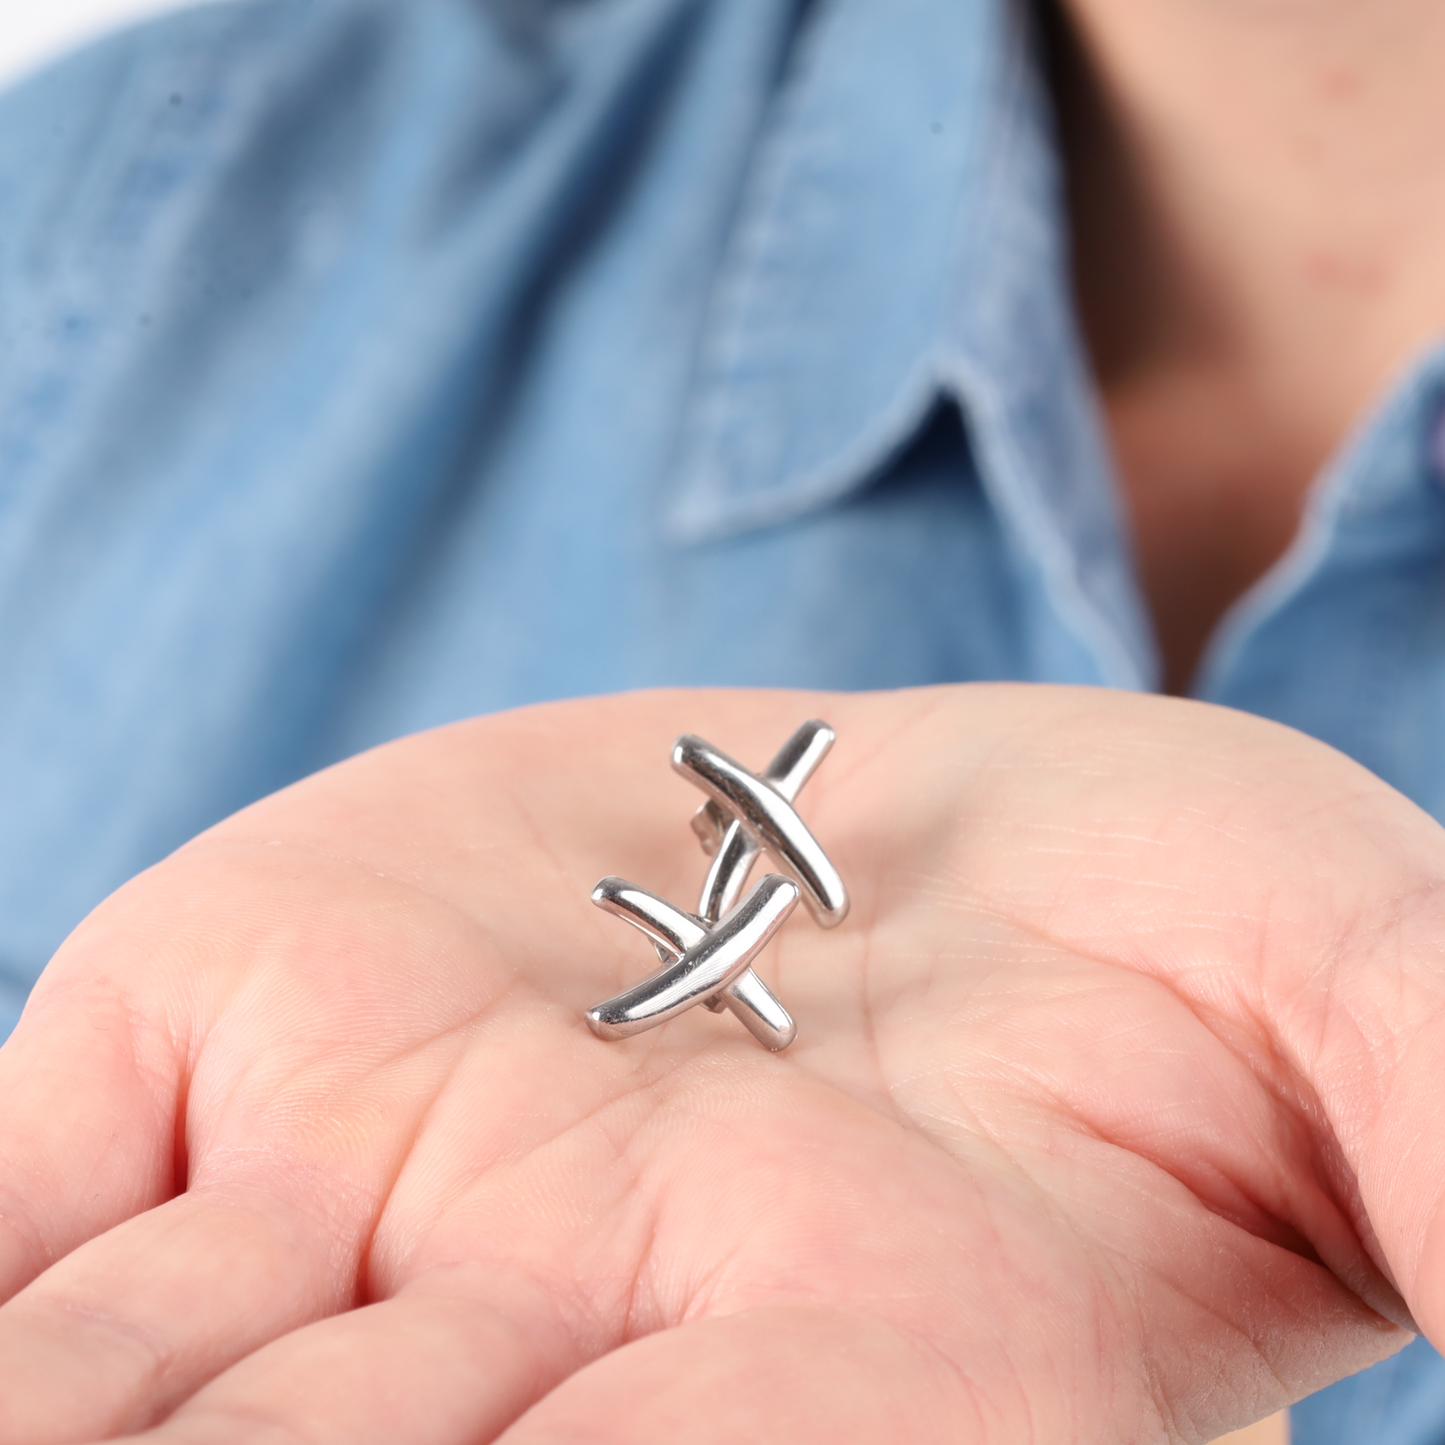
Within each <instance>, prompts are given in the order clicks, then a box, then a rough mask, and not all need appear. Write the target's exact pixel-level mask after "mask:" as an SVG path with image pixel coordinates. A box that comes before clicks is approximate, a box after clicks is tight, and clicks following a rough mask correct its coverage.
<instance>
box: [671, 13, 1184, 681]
mask: <svg viewBox="0 0 1445 1445" xmlns="http://www.w3.org/2000/svg"><path fill="white" fill-rule="evenodd" d="M904 10H906V11H908V12H909V13H908V14H907V15H904V14H901V13H900V12H901V11H904ZM940 400H952V401H954V402H956V403H958V405H959V407H960V410H961V412H962V414H963V416H964V418H965V422H966V425H967V428H968V433H969V437H970V443H971V446H972V450H973V454H974V460H975V464H976V466H977V468H978V471H979V474H980V480H981V482H982V484H983V486H984V488H985V489H986V491H987V493H988V495H989V497H990V500H991V502H992V504H993V506H994V508H995V509H996V511H997V512H998V514H999V516H1000V517H1001V519H1002V521H1003V523H1004V525H1005V527H1006V529H1007V531H1008V532H1009V534H1010V536H1011V538H1012V540H1013V542H1014V544H1015V549H1016V552H1017V555H1018V557H1019V558H1020V561H1021V565H1023V566H1028V567H1033V568H1036V569H1037V570H1038V573H1039V581H1040V582H1041V583H1042V585H1043V586H1044V588H1045V589H1046V591H1047V592H1048V593H1049V594H1050V596H1051V599H1052V601H1053V602H1054V604H1055V606H1056V608H1057V610H1058V613H1059V615H1060V616H1062V617H1063V618H1065V619H1067V620H1068V622H1069V624H1070V625H1071V626H1072V627H1073V628H1074V630H1075V632H1076V633H1077V634H1078V638H1077V640H1078V641H1079V642H1080V643H1081V644H1082V645H1083V646H1084V647H1085V649H1086V650H1087V651H1088V652H1089V653H1091V654H1092V656H1093V657H1094V660H1095V664H1096V666H1097V669H1098V673H1099V680H1100V681H1103V682H1107V683H1111V684H1114V685H1121V686H1130V687H1141V686H1149V685H1151V684H1152V682H1153V680H1154V678H1155V675H1156V672H1157V665H1156V662H1155V659H1154V653H1153V644H1152V642H1151V640H1150V634H1149V629H1148V626H1147V624H1146V622H1145V621H1144V614H1143V608H1142V606H1141V603H1140V600H1139V596H1138V592H1137V588H1136V586H1135V584H1134V580H1133V571H1132V563H1131V561H1130V559H1129V549H1128V545H1127V542H1126V539H1125V536H1124V529H1123V527H1122V524H1121V519H1120V508H1119V505H1118V499H1117V495H1116V491H1115V487H1114V485H1113V481H1112V476H1111V467H1110V463H1109V460H1108V456H1107V451H1106V447H1105V445H1104V442H1103V439H1102V431H1101V426H1100V422H1099V416H1098V408H1097V406H1096V404H1095V400H1094V396H1093V393H1092V390H1091V385H1090V382H1089V378H1088V373H1087V368H1086V366H1085V365H1084V363H1083V360H1082V356H1081V348H1080V344H1079V339H1078V336H1077V332H1076V327H1075V322H1074V317H1073V309H1072V302H1071V295H1070V287H1069V277H1068V242H1067V223H1066V219H1065V215H1064V207H1063V200H1062V184H1061V175H1060V167H1059V163H1058V160H1057V157H1056V153H1055V146H1054V141H1053V135H1052V129H1051V116H1050V111H1049V105H1048V100H1047V96H1046V93H1045V88H1044V86H1043V84H1042V80H1041V76H1040V73H1039V64H1038V45H1037V37H1036V35H1035V34H1034V33H1033V29H1032V26H1031V24H1030V17H1029V14H1028V11H1027V7H1026V6H1023V5H1021V4H1016V3H1011V0H969V3H967V4H958V3H956V0H897V3H896V4H894V5H889V6H881V5H878V4H876V3H873V0H835V3H832V4H830V5H827V6H824V7H821V8H820V9H819V10H818V11H817V12H816V13H815V15H814V17H813V24H812V28H811V30H810V31H809V32H807V33H806V35H805V37H804V38H803V40H802V42H801V43H800V49H799V52H798V54H797V55H796V56H795V60H794V68H793V72H792V74H791V76H790V77H789V80H788V82H787V84H786V85H785V86H784V88H783V91H782V93H781V95H780V98H779V102H778V106H777V110H776V112H775V116H774V120H773V124H772V127H771V131H770V134H769V135H768V136H767V138H766V139H765V141H764V143H763V145H762V147H761V149H760V152H759V160H758V162H757V164H756V165H755V168H754V172H753V175H752V177H751V183H750V187H749V190H748V193H747V194H746V196H745V198H744V203H743V206H742V209H741V214H740V217H739V220H738V223H737V225H736V227H735V230H734V235H733V242H732V250H731V255H730V257H729V258H728V261H727V263H726V265H725V267H724V270H723V274H722V277H721V280H720V283H719V286H718V289H717V292H716V295H715V297H714V304H713V311H712V318H711V323H710V328H709V334H708V337H707V341H706V344H705V347H704V350H703V354H702V357H701V361H700V364H699V370H698V375H697V377H696V381H695V387H694V397H693V407H692V413H691V417H690V422H689V426H688V430H687V434H686V438H685V443H684V448H683V453H682V458H681V465H680V470H679V474H678V476H677V484H676V490H675V491H674V494H673V498H672V505H671V509H670V512H669V515H668V522H669V527H670V530H671V532H672V534H673V535H674V536H675V537H676V538H677V539H678V540H680V541H687V542H700V541H706V540H710V539H716V538H718V537H722V536H726V535H729V534H733V533H737V532H739V531H744V530H749V529H752V528H757V527H765V526H772V525H777V524H780V523H784V522H786V521H788V520H790V519H791V518H793V517H796V516H800V515H802V514H804V513H806V512H809V511H812V510H814V509H817V508H820V507H824V506H826V505H828V504H829V503H831V502H833V501H835V500H837V499H839V498H841V497H843V496H845V495H846V494H848V493H850V492H852V491H854V490H855V489H857V488H858V487H860V486H862V485H866V484H867V482H868V481H869V480H870V479H872V478H873V477H875V476H876V475H878V473H879V472H880V470H881V469H882V468H883V467H884V466H885V465H886V464H887V462H888V461H889V460H890V459H891V458H892V457H893V456H894V455H896V454H897V452H898V451H899V450H900V449H901V448H902V447H904V446H905V445H906V444H907V443H908V441H909V440H910V439H911V437H912V436H913V435H914V433H915V432H916V430H917V428H918V426H919V425H920V424H921V422H922V421H923V419H924V418H925V417H926V416H927V415H928V414H929V413H930V412H931V410H932V409H933V408H934V407H935V406H936V405H937V404H938V403H939V402H940Z"/></svg>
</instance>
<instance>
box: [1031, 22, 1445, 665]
mask: <svg viewBox="0 0 1445 1445" xmlns="http://www.w3.org/2000/svg"><path fill="white" fill-rule="evenodd" d="M1065 3H1066V7H1067V11H1068V25H1067V27H1066V28H1065V29H1064V30H1062V31H1061V43H1060V44H1059V45H1058V46H1057V47H1056V50H1057V54H1058V61H1059V63H1058V66H1057V81H1058V93H1059V94H1058V98H1059V104H1060V114H1061V127H1062V130H1063V134H1064V138H1065V150H1066V154H1067V159H1068V165H1069V170H1070V178H1071V195H1072V201H1073V210H1074V226H1075V247H1076V252H1075V255H1076V285H1077V290H1078V299H1079V305H1080V311H1081V315H1082V317H1083V323H1084V328H1085V332H1086V335H1087V337H1088V341H1089V345H1090V348H1091V351H1092V353H1093V358H1094V364H1095V369H1096V373H1097V377H1098V380H1099V384H1100V387H1101V390H1102V392H1103V396H1104V401H1105V407H1106V410H1107V412H1108V415H1109V419H1110V424H1111V427H1112V430H1113V434H1114V440H1115V446H1116V450H1117V452H1118V455H1119V461H1120V466H1121V470H1122V472H1123V477H1124V485H1125V490H1126V493H1127V494H1128V497H1129V500H1130V503H1131V507H1132V510H1133V514H1134V519H1135V527H1136V532H1137V534H1138V540H1139V546H1140V552H1141V564H1142V570H1143V572H1144V575H1145V586H1146V590H1148V591H1149V592H1150V594H1151V601H1153V602H1154V603H1155V613H1156V619H1157V620H1158V622H1159V630H1160V633H1161V639H1162V641H1163V642H1164V645H1165V651H1166V654H1169V653H1170V652H1171V650H1172V651H1173V653H1174V654H1176V655H1174V656H1172V657H1170V671H1171V681H1173V682H1174V683H1175V684H1176V685H1178V683H1179V682H1180V677H1181V669H1182V670H1183V675H1185V676H1187V673H1188V672H1190V671H1192V669H1193V665H1194V661H1195V659H1196V658H1197V655H1198V651H1199V649H1200V647H1201V646H1202V643H1203V640H1204V637H1205V636H1206V635H1207V633H1208V631H1209V630H1210V628H1211V627H1212V625H1213V623H1214V621H1215V620H1217V617H1218V614H1219V612H1220V611H1221V610H1222V609H1223V607H1224V606H1227V605H1228V602H1229V601H1230V600H1232V598H1233V596H1235V595H1237V593H1238V592H1239V591H1241V590H1242V589H1243V587H1245V586H1247V585H1248V584H1249V582H1251V581H1253V580H1254V578H1255V577H1257V576H1258V575H1259V573H1260V572H1262V571H1263V570H1264V569H1265V568H1266V567H1267V566H1268V565H1269V564H1270V562H1272V561H1273V560H1274V558H1275V557H1276V556H1277V555H1278V553H1279V552H1280V551H1281V550H1283V548H1284V546H1285V545H1287V543H1288V540H1289V537H1290V535H1291V534H1292V533H1293V531H1294V528H1295V525H1296V523H1297V520H1298V514H1299V509H1300V504H1301V500H1302V497H1303V495H1304V493H1305V491H1306V489H1307V487H1308V485H1309V482H1310V480H1311V479H1312V477H1313V476H1314V475H1315V473H1316V471H1317V470H1318V468H1319V467H1320V465H1321V464H1322V462H1323V461H1324V460H1325V458H1326V457H1327V456H1328V454H1329V453H1330V452H1331V451H1332V450H1333V449H1334V448H1335V447H1336V446H1337V445H1338V443H1339V441H1340V439H1341V437H1342V436H1343V435H1344V433H1345V432H1347V431H1348V429H1349V428H1350V427H1351V425H1352V424H1353V423H1354V422H1355V421H1356V420H1357V419H1358V418H1359V417H1360V415H1361V413H1362V412H1363V411H1365V410H1366V409H1367V408H1368V406H1369V404H1370V403H1371V401H1372V400H1373V399H1374V398H1375V397H1376V396H1377V395H1378V394H1379V393H1380V391H1381V390H1382V389H1383V388H1384V387H1385V385H1386V384H1387V383H1388V381H1389V379H1390V378H1391V376H1392V375H1393V374H1394V373H1396V372H1397V371H1398V370H1399V369H1400V368H1401V367H1402V366H1403V365H1404V364H1405V363H1406V362H1407V361H1408V360H1409V359H1410V358H1411V357H1412V356H1413V355H1414V354H1416V353H1417V352H1418V351H1420V350H1421V348H1422V347H1423V346H1424V345H1425V344H1426V343H1427V342H1428V341H1429V340H1430V339H1431V338H1432V337H1434V336H1435V335H1437V334H1439V333H1440V331H1441V330H1442V329H1445V146H1442V144H1441V142H1440V137H1441V136H1445V84H1442V81H1441V77H1442V75H1445V7H1442V6H1441V5H1439V4H1438V3H1437V0H1065ZM1201 528H1202V529H1203V531H1205V532H1209V531H1210V530H1211V529H1213V530H1214V531H1216V532H1217V533H1218V534H1219V536H1218V538H1217V541H1216V544H1215V546H1214V547H1213V552H1214V553H1215V554H1217V555H1211V556H1204V557H1200V558H1196V559H1195V560H1196V562H1198V563H1199V567H1200V568H1202V569H1203V570H1202V571H1199V574H1198V575H1197V576H1193V577H1191V578H1187V579H1186V577H1185V576H1184V573H1183V572H1181V570H1180V564H1181V559H1180V558H1179V557H1177V556H1176V557H1172V558H1171V557H1167V556H1165V557H1163V558H1162V560H1161V558H1160V556H1159V555H1157V554H1159V549H1160V542H1161V538H1163V539H1164V540H1165V544H1166V545H1164V546H1163V551H1164V553H1167V552H1168V551H1169V546H1168V545H1167V540H1168V536H1169V535H1170V534H1171V533H1174V532H1177V533H1179V534H1180V535H1182V536H1192V537H1195V538H1196V539H1197V538H1198V537H1199V536H1200V534H1201ZM1231 537H1232V538H1233V540H1232V541H1231V540H1230V538H1231ZM1151 548H1153V549H1154V553H1155V554H1156V555H1154V556H1153V557H1152V559H1151ZM1176 550H1177V548H1176ZM1196 550H1197V547H1196ZM1205 551H1209V549H1208V548H1206V549H1205ZM1151 568H1152V570H1153V571H1154V572H1156V573H1161V574H1163V573H1168V574H1170V576H1172V579H1173V580H1172V581H1170V580H1169V578H1168V577H1164V576H1162V575H1161V576H1160V577H1156V578H1155V579H1154V580H1153V581H1151V576H1150V574H1151ZM1187 571H1188V568H1187V567H1186V568H1185V569H1184V572H1187ZM1186 581H1187V585H1185V583H1186ZM1181 586H1182V587H1183V590H1184V592H1185V593H1186V594H1187V596H1186V597H1185V599H1184V601H1183V602H1182V603H1180V602H1178V601H1177V600H1176V601H1175V602H1174V603H1171V602H1170V600H1169V598H1168V597H1167V596H1166V595H1164V594H1167V593H1168V592H1169V591H1170V589H1171V588H1173V589H1174V590H1176V591H1177V590H1179V589H1180V588H1181ZM1191 599H1192V600H1191ZM1171 606H1172V607H1173V608H1174V611H1175V612H1176V613H1178V612H1179V610H1180V607H1181V606H1182V607H1183V610H1184V612H1190V613H1191V615H1190V616H1188V617H1180V616H1175V617H1174V619H1173V621H1172V622H1171V621H1170V620H1169V619H1168V618H1167V617H1166V616H1165V615H1164V614H1165V612H1167V611H1168V609H1169V608H1170V607H1171ZM1191 608H1192V612H1191Z"/></svg>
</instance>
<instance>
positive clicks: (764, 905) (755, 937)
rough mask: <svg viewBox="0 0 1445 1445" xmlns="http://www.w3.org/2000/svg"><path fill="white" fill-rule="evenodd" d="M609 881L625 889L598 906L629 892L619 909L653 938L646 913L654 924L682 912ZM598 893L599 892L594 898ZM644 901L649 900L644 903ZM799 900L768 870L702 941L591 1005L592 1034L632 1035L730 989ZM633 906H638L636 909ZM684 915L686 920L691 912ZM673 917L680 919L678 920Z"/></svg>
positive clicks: (785, 881) (610, 892)
mask: <svg viewBox="0 0 1445 1445" xmlns="http://www.w3.org/2000/svg"><path fill="white" fill-rule="evenodd" d="M607 881H609V882H612V883H615V884H618V885H620V888H614V889H611V890H608V892H607V893H606V895H605V897H606V898H607V899H608V900H609V901H607V902H604V901H602V900H598V903H599V907H606V908H608V910H609V911H614V910H613V909H612V908H611V906H610V904H611V902H612V901H616V900H618V899H620V898H622V897H623V896H626V897H627V898H628V900H629V903H628V905H627V906H626V907H625V908H623V909H619V910H617V911H619V912H621V914H622V916H625V917H626V918H627V919H628V921H629V922H635V923H636V924H637V926H638V927H641V928H643V931H644V932H646V933H648V934H649V936H652V934H651V928H650V926H645V925H644V924H643V922H642V919H643V918H644V917H645V918H647V920H648V924H649V925H650V924H651V922H652V921H654V920H655V919H656V918H657V917H659V916H665V915H666V914H672V915H678V914H680V910H678V909H674V908H672V906H671V905H670V904H667V903H665V902H663V900H662V899H660V898H656V897H655V896H654V895H652V894H649V893H647V891H646V890H645V889H642V888H637V887H635V885H632V884H627V883H624V882H623V880H621V879H615V880H607ZM599 888H600V885H599ZM596 896H597V895H596V892H594V894H593V897H594V899H595V898H596ZM642 899H646V900H650V902H647V903H643V902H641V901H640V900H642ZM797 903H798V885H797V884H796V883H794V882H793V881H792V880H791V879H789V878H782V877H779V876H778V874H776V873H769V874H766V875H765V876H764V877H762V878H760V879H759V880H758V882H757V884H756V885H755V886H754V887H753V889H752V891H751V892H750V893H749V894H748V895H747V897H746V898H744V899H743V900H742V902H741V903H739V904H738V905H737V907H736V908H734V909H733V910H732V911H731V912H730V913H729V914H728V915H727V916H726V917H725V918H723V919H722V920H720V921H719V923H718V925H717V927H716V928H714V929H712V930H711V931H710V932H707V931H705V933H704V937H703V938H702V940H701V941H700V942H699V943H697V944H696V945H694V946H693V947H691V948H689V949H687V950H686V951H685V952H684V953H683V954H682V955H681V956H680V957H679V958H678V959H677V960H676V961H675V962H673V963H670V964H668V965H667V966H666V967H665V968H661V969H659V970H658V971H657V972H656V973H654V974H652V975H651V976H650V977H648V978H645V979H643V981H642V982H641V983H639V984H635V985H634V986H633V987H632V988H629V989H627V990H626V991H625V992H623V993H620V994H617V995H616V996H615V997H613V998H610V999H607V1000H605V1001H604V1002H602V1003H600V1004H597V1005H596V1006H594V1007H593V1008H590V1009H588V1010H587V1022H588V1024H589V1025H590V1026H591V1028H592V1032H593V1033H595V1034H596V1035H597V1036H598V1037H599V1038H603V1039H625V1038H630V1037H632V1035H634V1034H639V1033H641V1032H643V1031H644V1030H645V1029H651V1028H656V1027H657V1026H658V1025H659V1024H662V1023H666V1022H667V1020H668V1019H671V1018H675V1017H676V1016H677V1015H678V1014H680V1013H682V1012H684V1011H685V1010H686V1009H689V1008H691V1007H692V1006H693V1005H694V1004H698V1003H701V1002H702V1001H703V1000H704V999H706V998H707V997H709V996H710V995H712V994H714V993H716V992H717V991H718V990H719V989H721V988H725V987H727V985H728V984H730V983H732V982H733V981H734V980H735V979H736V978H737V977H738V976H739V975H740V974H742V973H743V972H744V971H745V970H746V969H747V968H748V967H749V966H750V965H751V963H752V960H753V959H754V958H755V957H756V956H757V955H758V953H760V952H761V951H762V949H764V948H765V947H766V946H767V944H768V940H769V939H771V938H772V936H773V935H774V934H775V933H776V932H777V931H778V929H779V928H781V927H782V926H783V923H784V922H785V921H786V920H787V917H788V915H789V914H790V913H792V911H793V909H794V908H795V907H796V906H797ZM632 904H638V907H637V909H636V910H635V911H634V909H633V907H632V906H631V905H632ZM681 916H682V917H684V918H686V917H687V916H688V915H686V914H681ZM669 921H670V922H675V919H673V920H669Z"/></svg>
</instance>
